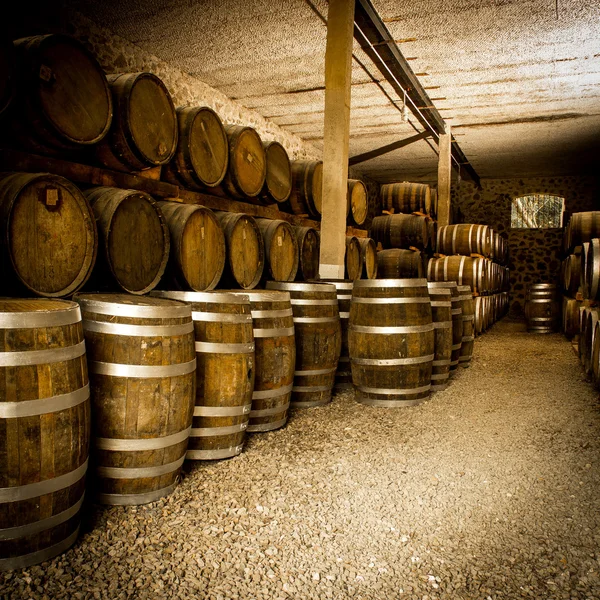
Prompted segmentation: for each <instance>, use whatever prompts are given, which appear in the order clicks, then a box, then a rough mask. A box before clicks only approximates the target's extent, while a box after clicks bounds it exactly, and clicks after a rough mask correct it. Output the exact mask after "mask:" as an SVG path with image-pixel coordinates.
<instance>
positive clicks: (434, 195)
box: [429, 188, 438, 219]
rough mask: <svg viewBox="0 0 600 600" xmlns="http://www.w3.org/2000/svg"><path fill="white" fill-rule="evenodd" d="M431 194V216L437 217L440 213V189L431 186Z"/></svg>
mask: <svg viewBox="0 0 600 600" xmlns="http://www.w3.org/2000/svg"><path fill="white" fill-rule="evenodd" d="M429 193H430V196H431V201H430V204H431V208H430V210H429V216H430V217H431V218H432V219H437V214H438V191H437V188H430V192H429Z"/></svg>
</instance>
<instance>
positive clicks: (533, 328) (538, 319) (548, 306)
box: [525, 283, 558, 333]
mask: <svg viewBox="0 0 600 600" xmlns="http://www.w3.org/2000/svg"><path fill="white" fill-rule="evenodd" d="M556 292H557V289H556V285H554V284H552V283H533V284H531V285H530V286H529V289H528V290H527V298H526V300H525V319H526V320H527V331H529V332H530V333H553V332H554V331H556V329H557V325H558V301H557V297H556Z"/></svg>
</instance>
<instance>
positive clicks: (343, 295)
mask: <svg viewBox="0 0 600 600" xmlns="http://www.w3.org/2000/svg"><path fill="white" fill-rule="evenodd" d="M337 299H338V302H340V301H341V302H344V301H345V300H352V294H350V295H349V296H347V295H345V294H338V297H337Z"/></svg>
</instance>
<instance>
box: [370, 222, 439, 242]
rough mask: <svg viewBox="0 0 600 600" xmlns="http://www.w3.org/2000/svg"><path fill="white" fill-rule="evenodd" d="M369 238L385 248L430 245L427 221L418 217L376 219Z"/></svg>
mask: <svg viewBox="0 0 600 600" xmlns="http://www.w3.org/2000/svg"><path fill="white" fill-rule="evenodd" d="M369 237H372V238H373V239H374V240H375V242H379V243H381V245H382V246H383V248H410V247H414V248H418V249H419V250H424V249H425V248H426V247H427V244H428V239H429V238H428V230H427V220H426V219H425V217H420V216H418V215H385V216H382V217H375V218H374V219H373V223H372V224H371V229H370V230H369Z"/></svg>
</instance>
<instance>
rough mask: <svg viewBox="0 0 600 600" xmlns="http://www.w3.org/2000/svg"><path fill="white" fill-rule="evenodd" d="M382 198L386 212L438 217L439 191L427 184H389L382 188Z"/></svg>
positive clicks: (406, 182)
mask: <svg viewBox="0 0 600 600" xmlns="http://www.w3.org/2000/svg"><path fill="white" fill-rule="evenodd" d="M380 198H381V207H382V209H383V210H385V211H389V212H394V213H405V214H411V213H414V212H417V213H421V214H425V215H429V216H430V217H432V218H433V219H435V218H436V216H437V190H436V189H435V188H431V187H430V186H429V185H428V184H426V183H411V182H408V181H403V182H399V183H387V184H384V185H382V186H381V191H380Z"/></svg>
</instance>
